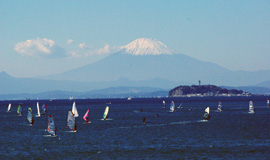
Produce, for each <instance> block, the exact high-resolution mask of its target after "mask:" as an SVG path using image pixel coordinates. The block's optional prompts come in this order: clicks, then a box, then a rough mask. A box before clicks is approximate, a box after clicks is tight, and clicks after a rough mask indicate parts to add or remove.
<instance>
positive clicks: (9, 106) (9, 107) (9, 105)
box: [7, 103, 11, 112]
mask: <svg viewBox="0 0 270 160" xmlns="http://www.w3.org/2000/svg"><path fill="white" fill-rule="evenodd" d="M10 109H11V103H9V104H8V109H7V112H10Z"/></svg>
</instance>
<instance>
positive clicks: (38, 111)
mask: <svg viewBox="0 0 270 160" xmlns="http://www.w3.org/2000/svg"><path fill="white" fill-rule="evenodd" d="M36 117H40V110H39V103H38V102H37V115H36Z"/></svg>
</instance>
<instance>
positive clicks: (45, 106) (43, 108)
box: [41, 104, 47, 116]
mask: <svg viewBox="0 0 270 160" xmlns="http://www.w3.org/2000/svg"><path fill="white" fill-rule="evenodd" d="M42 110H43V112H42V113H41V116H43V115H44V114H45V113H47V104H43V105H42Z"/></svg>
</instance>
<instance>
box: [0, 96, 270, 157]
mask: <svg viewBox="0 0 270 160" xmlns="http://www.w3.org/2000/svg"><path fill="white" fill-rule="evenodd" d="M267 98H268V97H266V96H256V97H197V98H196V97H191V98H132V99H131V100H127V98H123V99H85V100H53V101H49V100H39V105H40V107H41V106H42V104H45V103H46V104H47V105H48V108H47V109H48V112H47V114H46V115H45V116H43V117H34V120H35V123H34V125H33V126H30V125H29V124H28V122H27V121H26V115H27V108H28V107H31V108H32V110H33V113H34V114H36V113H37V107H36V102H37V100H22V101H1V102H0V133H1V136H0V140H1V141H0V143H1V145H0V155H1V159H269V156H270V108H269V107H267V105H266V99H267ZM163 100H165V101H166V105H167V107H166V108H163V104H162V101H163ZM249 100H253V102H254V106H255V113H254V114H250V113H248V110H249V109H248V105H249ZM74 101H76V106H77V109H78V112H79V117H77V118H76V123H77V129H78V131H77V132H76V133H74V132H70V131H69V129H68V128H67V127H66V126H67V115H68V111H69V110H71V108H72V103H73V102H74ZM171 101H174V102H175V105H176V107H178V106H179V105H180V104H182V105H181V108H176V110H175V112H169V106H170V103H171ZM218 101H221V102H222V106H223V111H222V112H217V111H216V109H217V106H218ZM8 103H12V107H11V112H6V110H7V107H8ZM18 104H20V105H21V106H22V108H23V109H22V116H18V115H17V113H16V111H17V107H18ZM106 106H109V107H110V110H109V114H108V117H109V119H108V120H105V121H104V120H101V119H102V116H103V113H104V110H105V107H106ZM208 106H209V107H210V115H211V119H210V120H209V121H205V120H203V114H204V110H205V108H206V107H208ZM88 108H89V109H90V117H89V119H90V121H91V123H89V124H85V123H84V121H83V119H82V117H83V115H84V114H85V112H86V111H87V109H88ZM157 114H158V117H157ZM48 115H52V116H53V118H54V121H55V125H56V127H57V137H51V136H48V135H49V134H48V132H47V131H46V128H47V124H48ZM143 117H145V119H146V124H143V122H142V119H143Z"/></svg>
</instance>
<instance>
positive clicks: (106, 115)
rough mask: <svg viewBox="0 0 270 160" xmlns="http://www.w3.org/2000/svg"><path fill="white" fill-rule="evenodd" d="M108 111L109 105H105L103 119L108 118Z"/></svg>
mask: <svg viewBox="0 0 270 160" xmlns="http://www.w3.org/2000/svg"><path fill="white" fill-rule="evenodd" d="M108 113H109V106H107V107H106V109H105V111H104V114H103V119H104V120H106V119H107V118H108Z"/></svg>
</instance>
